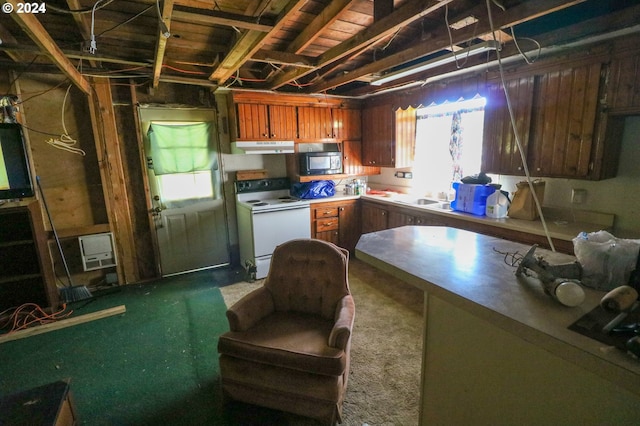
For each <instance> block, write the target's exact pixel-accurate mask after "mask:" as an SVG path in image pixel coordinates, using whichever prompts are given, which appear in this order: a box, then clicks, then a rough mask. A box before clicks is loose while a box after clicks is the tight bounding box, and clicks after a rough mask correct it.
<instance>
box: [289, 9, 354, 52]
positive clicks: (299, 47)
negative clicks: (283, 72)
mask: <svg viewBox="0 0 640 426" xmlns="http://www.w3.org/2000/svg"><path fill="white" fill-rule="evenodd" d="M353 2H354V0H334V1H330V2H329V4H328V5H327V7H325V8H324V9H323V10H322V12H320V13H319V14H318V15H317V16H316V17H315V18H314V19H313V21H311V23H310V24H309V25H307V26H306V27H305V29H304V30H302V32H301V33H300V34H298V36H297V37H296V38H295V40H293V41H292V42H291V43H290V44H289V46H287V50H286V51H287V52H291V53H300V52H302V51H303V50H304V49H305V48H306V47H307V46H309V45H310V44H311V43H313V41H314V40H315V39H316V38H318V36H319V35H320V33H321V32H322V31H323V30H324V29H326V28H327V27H329V26H330V25H331V24H333V23H334V22H335V21H337V20H338V17H339V16H340V14H341V13H342V12H344V11H345V10H347V9H348V8H349V7H350V6H351V5H352V4H353Z"/></svg>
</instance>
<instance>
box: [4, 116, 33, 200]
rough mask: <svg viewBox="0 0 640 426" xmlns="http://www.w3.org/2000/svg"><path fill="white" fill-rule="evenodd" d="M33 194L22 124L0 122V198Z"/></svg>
mask: <svg viewBox="0 0 640 426" xmlns="http://www.w3.org/2000/svg"><path fill="white" fill-rule="evenodd" d="M33 196H34V192H33V182H32V180H31V172H30V170H29V160H28V157H27V147H26V145H25V143H24V135H23V133H22V126H21V125H20V124H18V123H0V200H10V199H14V198H25V197H33Z"/></svg>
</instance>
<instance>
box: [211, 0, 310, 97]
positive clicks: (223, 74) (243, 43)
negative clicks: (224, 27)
mask: <svg viewBox="0 0 640 426" xmlns="http://www.w3.org/2000/svg"><path fill="white" fill-rule="evenodd" d="M305 2H306V1H305V0H292V1H290V2H289V4H287V5H286V7H285V8H284V9H283V10H282V12H281V13H280V15H279V17H278V19H277V21H276V23H275V24H274V26H273V29H272V30H271V31H270V32H268V33H263V32H258V31H251V30H248V31H245V32H244V33H243V34H242V35H241V36H240V38H239V39H238V41H237V42H236V43H235V45H234V46H233V47H232V48H231V50H230V51H229V53H228V54H227V56H225V58H224V59H223V60H222V62H220V65H218V67H217V68H216V69H215V70H214V72H213V73H212V74H211V75H210V76H209V80H213V81H217V83H218V84H223V83H224V82H225V81H227V80H228V79H229V78H230V77H231V76H232V75H233V74H235V73H236V71H237V70H238V69H239V68H240V67H241V66H242V65H243V64H244V63H245V62H246V61H248V60H249V59H250V58H251V56H253V54H254V53H256V52H257V51H258V50H259V49H260V47H262V45H263V44H264V43H265V42H266V40H267V39H268V38H269V37H270V35H272V34H274V33H275V32H276V31H278V30H280V29H281V28H282V27H283V26H284V25H285V24H286V22H287V20H288V19H289V18H290V17H291V16H292V15H293V14H294V13H297V12H298V11H299V10H300V8H302V6H304V4H305Z"/></svg>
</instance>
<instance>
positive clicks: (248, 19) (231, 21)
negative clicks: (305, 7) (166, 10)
mask: <svg viewBox="0 0 640 426" xmlns="http://www.w3.org/2000/svg"><path fill="white" fill-rule="evenodd" d="M172 19H173V20H174V21H180V22H188V23H190V24H200V25H220V26H224V27H236V28H241V29H244V30H252V31H260V32H263V33H267V32H269V31H271V30H272V29H273V23H272V22H269V21H268V20H267V19H266V18H261V19H260V22H256V19H255V18H254V17H252V16H245V15H236V14H234V13H226V12H222V11H217V10H216V11H206V12H205V11H203V10H193V11H190V10H187V9H186V8H180V9H175V10H174V11H173V17H172Z"/></svg>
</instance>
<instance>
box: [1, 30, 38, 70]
mask: <svg viewBox="0 0 640 426" xmlns="http://www.w3.org/2000/svg"><path fill="white" fill-rule="evenodd" d="M0 40H2V43H0V49H2V50H4V51H5V52H6V53H7V56H8V57H9V58H11V60H12V61H14V62H30V61H31V60H33V57H31V58H27V55H24V54H22V52H21V51H18V50H9V49H5V47H6V46H7V45H14V46H17V45H18V40H16V38H15V37H14V36H13V34H11V33H10V32H9V30H7V29H6V28H5V26H4V25H2V24H0ZM32 53H35V54H38V53H39V51H37V52H32Z"/></svg>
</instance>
